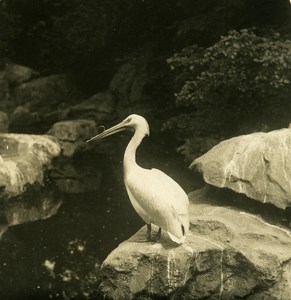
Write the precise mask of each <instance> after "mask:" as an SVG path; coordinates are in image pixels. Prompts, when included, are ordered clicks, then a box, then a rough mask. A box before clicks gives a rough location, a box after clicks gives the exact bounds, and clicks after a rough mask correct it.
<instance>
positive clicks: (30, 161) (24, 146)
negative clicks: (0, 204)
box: [0, 133, 60, 195]
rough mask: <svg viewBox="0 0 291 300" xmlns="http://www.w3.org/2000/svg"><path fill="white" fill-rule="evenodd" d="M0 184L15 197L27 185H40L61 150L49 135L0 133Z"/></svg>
mask: <svg viewBox="0 0 291 300" xmlns="http://www.w3.org/2000/svg"><path fill="white" fill-rule="evenodd" d="M0 153H1V164H0V185H1V186H5V192H7V193H11V194H12V195H18V194H20V193H22V192H23V191H24V190H25V186H26V185H27V184H34V183H40V184H43V175H44V174H43V172H44V169H45V168H46V167H48V166H49V165H50V164H51V160H52V158H53V157H55V156H58V155H59V153H60V147H59V144H58V143H57V141H56V140H54V139H53V138H52V137H49V136H38V135H26V134H12V133H11V134H0Z"/></svg>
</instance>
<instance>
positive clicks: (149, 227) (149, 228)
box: [147, 223, 152, 242]
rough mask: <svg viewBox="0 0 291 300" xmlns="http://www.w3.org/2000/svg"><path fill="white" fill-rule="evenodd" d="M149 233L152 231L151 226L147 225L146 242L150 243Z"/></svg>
mask: <svg viewBox="0 0 291 300" xmlns="http://www.w3.org/2000/svg"><path fill="white" fill-rule="evenodd" d="M151 231H152V225H151V223H150V224H147V241H148V242H150V241H151Z"/></svg>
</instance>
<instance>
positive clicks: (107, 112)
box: [68, 91, 115, 122]
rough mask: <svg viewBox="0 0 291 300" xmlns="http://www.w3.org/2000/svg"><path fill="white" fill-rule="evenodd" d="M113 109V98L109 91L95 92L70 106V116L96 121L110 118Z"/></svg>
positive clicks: (112, 114)
mask: <svg viewBox="0 0 291 300" xmlns="http://www.w3.org/2000/svg"><path fill="white" fill-rule="evenodd" d="M114 111H115V100H114V97H113V95H112V93H111V92H110V91H105V92H101V93H97V94H95V95H93V96H91V97H90V98H88V99H86V100H84V101H82V102H81V103H78V104H76V105H74V106H72V107H71V108H70V112H69V114H68V116H69V117H72V118H76V117H77V118H84V119H94V120H95V121H96V122H104V121H108V120H112V118H113V117H114Z"/></svg>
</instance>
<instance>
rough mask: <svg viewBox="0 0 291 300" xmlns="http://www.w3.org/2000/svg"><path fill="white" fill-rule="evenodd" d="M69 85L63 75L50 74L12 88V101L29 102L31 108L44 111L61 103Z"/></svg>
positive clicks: (17, 102)
mask: <svg viewBox="0 0 291 300" xmlns="http://www.w3.org/2000/svg"><path fill="white" fill-rule="evenodd" d="M71 88H72V87H71V85H70V83H69V80H68V78H67V77H66V76H65V75H50V76H47V77H40V78H37V79H34V80H31V81H29V82H25V83H22V84H19V85H18V86H17V87H16V88H15V90H14V101H15V103H16V104H18V105H23V104H25V103H29V108H31V109H43V110H45V111H47V110H48V108H49V107H50V106H52V105H55V104H58V103H61V102H62V101H64V100H67V98H68V97H69V95H70V92H71Z"/></svg>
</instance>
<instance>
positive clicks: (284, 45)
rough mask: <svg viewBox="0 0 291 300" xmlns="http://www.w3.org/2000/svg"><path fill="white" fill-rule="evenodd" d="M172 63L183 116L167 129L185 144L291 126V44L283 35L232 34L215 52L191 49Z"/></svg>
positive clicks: (223, 40)
mask: <svg viewBox="0 0 291 300" xmlns="http://www.w3.org/2000/svg"><path fill="white" fill-rule="evenodd" d="M168 63H169V65H170V68H171V69H172V70H173V71H174V72H175V75H176V84H177V90H178V91H177V94H176V105H177V107H178V108H180V112H181V113H180V115H178V116H176V117H174V118H172V119H171V120H169V122H168V123H167V124H166V126H167V127H170V128H178V132H179V134H180V135H181V136H183V138H186V139H187V138H190V137H194V138H195V137H203V136H213V137H217V138H218V139H219V138H220V137H222V136H225V137H229V136H232V135H235V134H237V133H241V132H244V131H248V130H251V129H259V130H261V129H262V128H258V127H262V126H268V127H269V128H276V127H281V126H286V125H288V122H289V121H290V116H291V114H290V113H291V106H290V93H291V84H290V82H291V41H290V40H288V39H283V38H282V37H281V36H280V34H279V33H275V32H273V31H269V32H268V33H266V34H264V35H263V34H256V33H255V32H254V30H247V29H244V30H241V31H230V32H229V34H228V35H227V36H223V37H221V39H220V40H219V41H218V42H217V43H215V44H214V45H213V46H211V47H209V48H207V49H202V48H199V47H197V46H195V45H194V46H191V47H188V48H186V49H184V50H183V51H181V52H179V53H176V54H174V56H173V57H171V58H169V59H168ZM187 144H189V145H190V144H191V142H189V141H188V142H187Z"/></svg>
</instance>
